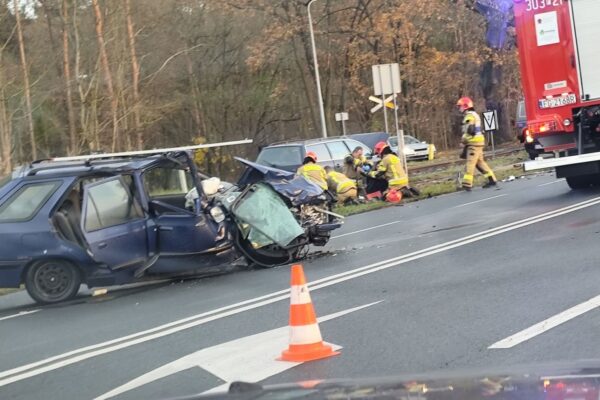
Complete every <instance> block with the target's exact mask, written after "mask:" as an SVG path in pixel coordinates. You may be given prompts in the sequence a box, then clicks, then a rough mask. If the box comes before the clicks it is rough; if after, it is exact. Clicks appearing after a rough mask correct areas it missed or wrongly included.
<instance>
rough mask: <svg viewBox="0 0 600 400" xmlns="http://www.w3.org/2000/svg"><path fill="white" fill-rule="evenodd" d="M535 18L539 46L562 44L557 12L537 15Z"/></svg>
mask: <svg viewBox="0 0 600 400" xmlns="http://www.w3.org/2000/svg"><path fill="white" fill-rule="evenodd" d="M534 18H535V33H536V35H537V44H538V46H547V45H549V44H556V43H559V42H560V35H559V33H558V14H557V13H556V11H550V12H546V13H542V14H536V15H535V16H534Z"/></svg>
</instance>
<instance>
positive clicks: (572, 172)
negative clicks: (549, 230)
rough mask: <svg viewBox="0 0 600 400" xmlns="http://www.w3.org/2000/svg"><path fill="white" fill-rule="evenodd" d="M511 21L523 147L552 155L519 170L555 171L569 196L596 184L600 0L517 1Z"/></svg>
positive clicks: (599, 169) (599, 178)
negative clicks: (532, 145)
mask: <svg viewBox="0 0 600 400" xmlns="http://www.w3.org/2000/svg"><path fill="white" fill-rule="evenodd" d="M514 14H515V29H516V32H517V43H518V48H519V58H520V64H521V76H522V86H523V93H524V96H525V103H526V108H527V128H526V130H525V141H526V142H527V143H534V142H535V143H536V144H538V143H539V146H540V147H541V148H540V149H539V152H540V153H543V152H548V153H554V155H555V156H554V158H546V159H543V158H541V157H538V158H537V159H535V160H532V161H527V162H525V163H523V169H524V170H525V171H535V170H541V169H547V168H554V169H555V171H556V175H557V177H558V178H566V181H567V183H568V185H569V186H570V187H571V189H583V188H587V187H589V186H592V185H600V45H599V44H598V40H599V39H600V24H599V23H598V21H599V20H600V1H598V0H514Z"/></svg>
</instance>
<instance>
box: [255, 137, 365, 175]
mask: <svg viewBox="0 0 600 400" xmlns="http://www.w3.org/2000/svg"><path fill="white" fill-rule="evenodd" d="M357 146H361V147H362V148H363V149H364V153H365V154H370V153H371V148H370V147H369V146H367V145H365V144H364V143H362V142H359V141H357V140H355V139H352V138H350V137H348V136H345V137H344V136H340V137H331V138H326V139H325V138H324V139H310V140H302V141H290V142H283V143H275V144H272V145H269V146H267V147H263V149H262V150H261V152H260V154H259V155H258V157H257V159H256V162H257V163H258V164H261V165H265V166H267V167H271V168H278V169H283V170H285V171H290V172H296V170H297V169H298V167H300V166H301V165H302V161H303V160H304V157H305V155H306V153H308V152H309V151H312V152H314V153H315V154H316V155H317V162H318V164H320V165H322V166H323V167H326V166H330V167H332V168H334V169H335V170H337V171H339V172H341V171H342V170H343V168H344V158H345V157H346V156H347V155H348V154H350V152H351V151H352V150H354V149H355V148H356V147H357Z"/></svg>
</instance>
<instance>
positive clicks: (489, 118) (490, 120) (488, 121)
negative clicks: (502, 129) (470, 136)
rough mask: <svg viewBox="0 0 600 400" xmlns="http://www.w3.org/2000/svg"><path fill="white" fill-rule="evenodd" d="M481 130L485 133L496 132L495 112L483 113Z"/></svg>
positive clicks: (496, 118) (496, 114) (496, 116)
mask: <svg viewBox="0 0 600 400" xmlns="http://www.w3.org/2000/svg"><path fill="white" fill-rule="evenodd" d="M483 130H484V131H486V132H489V131H497V130H498V113H497V112H496V110H494V111H484V112H483Z"/></svg>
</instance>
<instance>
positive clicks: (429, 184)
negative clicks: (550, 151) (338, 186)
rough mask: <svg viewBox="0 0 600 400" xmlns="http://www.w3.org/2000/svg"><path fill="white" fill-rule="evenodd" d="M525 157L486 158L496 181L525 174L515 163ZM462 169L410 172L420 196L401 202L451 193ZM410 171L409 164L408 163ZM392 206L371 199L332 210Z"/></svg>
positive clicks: (351, 211) (478, 182)
mask: <svg viewBox="0 0 600 400" xmlns="http://www.w3.org/2000/svg"><path fill="white" fill-rule="evenodd" d="M526 159H527V154H526V153H525V152H524V151H523V152H517V153H513V154H508V155H505V156H499V157H496V158H494V159H488V160H487V162H488V164H489V165H490V167H491V168H492V169H493V170H494V172H495V174H496V178H497V179H498V181H502V180H504V179H506V178H508V177H510V176H515V177H518V176H522V175H525V173H523V170H522V168H521V167H520V166H518V165H516V164H518V163H521V162H523V161H524V160H526ZM463 170H464V164H462V165H453V166H449V167H445V168H440V169H437V170H435V171H429V172H424V173H416V174H414V175H413V174H410V182H411V184H412V185H413V186H415V187H417V188H418V189H419V190H420V191H421V196H419V197H418V198H414V199H406V200H404V201H403V203H408V202H413V201H419V200H423V199H426V198H430V197H435V196H440V195H442V194H448V193H453V192H456V191H457V190H458V185H457V183H458V182H457V177H458V173H459V172H462V171H463ZM409 171H410V165H409ZM484 182H485V179H484V177H483V176H481V175H478V176H477V177H476V178H475V182H474V185H475V186H482V185H483V184H484ZM390 206H393V204H390V203H386V202H383V201H373V202H370V203H366V204H360V205H351V206H345V207H336V208H335V209H334V212H336V213H338V214H341V215H343V216H349V215H354V214H360V213H364V212H367V211H373V210H378V209H381V208H385V207H390Z"/></svg>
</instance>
